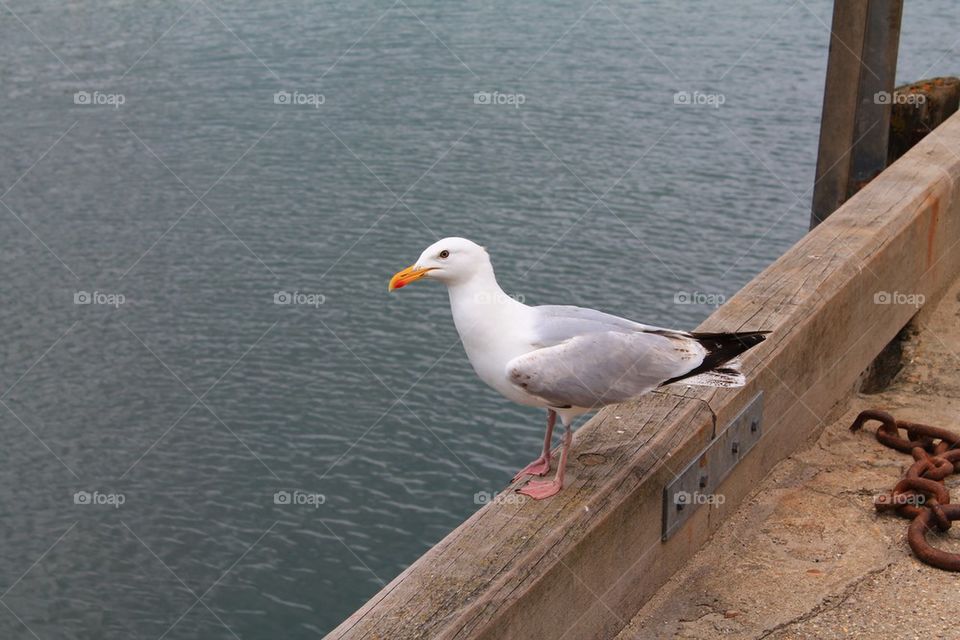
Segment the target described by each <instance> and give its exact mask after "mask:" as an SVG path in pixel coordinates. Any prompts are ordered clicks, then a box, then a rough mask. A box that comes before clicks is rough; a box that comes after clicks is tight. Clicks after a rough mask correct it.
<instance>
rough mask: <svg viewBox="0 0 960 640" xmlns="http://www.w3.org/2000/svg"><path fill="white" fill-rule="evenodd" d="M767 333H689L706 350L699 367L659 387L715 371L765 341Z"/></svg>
mask: <svg viewBox="0 0 960 640" xmlns="http://www.w3.org/2000/svg"><path fill="white" fill-rule="evenodd" d="M769 333H770V332H769V331H736V332H730V333H691V334H690V335H691V336H692V337H693V338H694V339H695V340H696V341H697V342H699V343H700V344H701V345H703V348H704V349H706V350H707V355H706V357H705V358H704V359H703V362H702V363H701V364H700V366H699V367H697V368H696V369H694V370H692V371H688V372H687V373H685V374H684V375H682V376H677V377H676V378H671V379H670V380H667V381H666V382H664V383H662V384H661V385H660V386H663V385H666V384H672V383H674V382H678V381H680V380H683V379H684V378H691V377H693V376H696V375H699V374H701V373H706V372H707V371H716V370H719V369H721V368H722V367H723V365H724V364H726V363H727V362H730V361H731V360H733V359H734V358H736V357H737V356H739V355H740V354H742V353H744V352H745V351H747V350H749V349H752V348H753V347H755V346H757V345H758V344H760V343H761V342H763V341H764V340H766V339H767V334H769Z"/></svg>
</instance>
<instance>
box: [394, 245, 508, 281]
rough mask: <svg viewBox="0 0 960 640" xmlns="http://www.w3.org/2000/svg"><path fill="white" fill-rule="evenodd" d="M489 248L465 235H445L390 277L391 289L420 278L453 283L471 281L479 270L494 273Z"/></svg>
mask: <svg viewBox="0 0 960 640" xmlns="http://www.w3.org/2000/svg"><path fill="white" fill-rule="evenodd" d="M492 271H493V267H492V266H491V264H490V256H489V255H488V254H487V250H486V249H484V248H483V247H481V246H480V245H478V244H477V243H476V242H471V241H470V240H467V239H466V238H444V239H443V240H438V241H436V242H434V243H433V244H432V245H430V246H429V247H427V248H426V249H424V251H423V253H421V254H420V258H418V259H417V261H416V262H415V263H413V264H412V265H410V266H409V267H407V268H406V269H404V270H403V271H400V272H398V273H397V274H395V275H394V276H393V277H392V278H391V279H390V285H389V287H388V290H389V291H393V290H394V289H399V288H400V287H405V286H406V285H408V284H410V283H411V282H414V281H416V280H419V279H421V278H429V279H431V280H438V281H440V282H442V283H444V284H445V285H447V286H448V287H449V286H453V285H456V284H460V283H462V282H466V281H468V280H470V279H471V278H472V277H473V276H474V275H476V274H477V273H492Z"/></svg>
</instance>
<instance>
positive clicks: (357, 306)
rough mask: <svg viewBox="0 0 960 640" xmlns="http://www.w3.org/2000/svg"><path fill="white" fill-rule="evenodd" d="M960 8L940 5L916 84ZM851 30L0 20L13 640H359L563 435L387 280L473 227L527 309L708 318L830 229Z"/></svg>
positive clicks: (779, 13)
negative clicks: (405, 575) (830, 135)
mask: <svg viewBox="0 0 960 640" xmlns="http://www.w3.org/2000/svg"><path fill="white" fill-rule="evenodd" d="M955 13H956V12H955V10H953V5H952V4H950V3H948V2H946V0H943V1H930V2H918V3H909V6H908V8H907V15H906V17H905V25H904V36H903V40H902V48H903V53H902V55H901V64H900V74H899V75H900V76H901V78H902V79H904V80H912V79H915V78H917V77H921V76H932V75H936V74H944V73H951V72H956V70H957V68H956V67H957V65H956V63H955V60H956V53H955V52H953V46H954V45H956V44H957V43H956V42H955V40H956V37H955V36H956V33H957V20H956V15H955ZM829 22H830V4H829V3H828V2H826V1H825V0H817V1H812V0H811V1H808V2H797V3H793V2H769V1H759V0H756V1H751V2H736V3H735V2H719V1H713V2H677V1H667V0H658V1H653V2H645V3H627V2H620V1H613V0H611V1H607V0H602V1H601V2H597V3H593V4H591V3H590V2H566V1H564V2H554V3H508V2H477V3H453V2H447V3H443V2H429V1H424V0H417V1H416V2H414V1H412V0H397V2H395V3H391V2H389V1H387V2H360V3H348V2H340V3H320V4H317V3H312V2H281V3H266V2H263V3H254V2H249V1H247V0H240V1H237V2H224V1H223V0H200V1H198V2H196V3H191V2H159V1H147V2H121V1H116V2H101V3H93V2H52V1H48V0H41V1H31V2H27V1H24V0H6V1H5V2H3V3H0V79H2V83H0V141H2V149H3V153H2V155H0V193H2V196H0V200H2V203H3V205H5V206H0V273H2V276H3V277H2V279H0V292H2V303H3V304H2V307H0V335H2V336H3V339H2V342H0V345H2V351H0V400H2V402H3V404H2V405H0V428H2V433H3V442H4V446H3V447H2V448H0V474H2V475H0V479H2V482H0V516H2V517H0V592H2V593H3V595H2V598H0V603H2V604H4V605H6V607H0V637H3V638H32V637H34V634H35V635H36V637H39V638H43V639H44V640H46V639H48V638H160V637H165V638H205V639H206V638H231V637H234V634H235V636H236V637H239V638H243V639H255V638H260V639H265V638H308V637H317V636H318V635H320V634H322V633H324V632H327V631H329V630H330V629H332V628H333V627H334V626H335V625H336V624H337V623H338V622H339V621H340V620H342V619H343V618H344V617H345V616H346V615H348V614H349V613H350V612H351V611H353V610H354V609H356V608H357V607H358V606H359V605H360V604H361V603H362V602H363V601H364V600H365V599H367V598H368V597H370V596H371V595H373V594H374V593H375V592H376V591H377V590H378V589H379V588H380V587H381V586H382V585H383V584H385V583H386V582H388V581H389V580H390V579H392V578H393V577H394V576H395V575H396V574H397V573H399V572H400V571H401V570H402V569H403V568H404V567H405V566H407V565H408V564H409V563H410V562H412V561H413V560H414V559H416V558H417V557H418V556H419V555H420V554H421V553H422V552H423V551H424V550H426V549H427V548H428V547H429V546H430V545H432V544H434V543H436V542H437V541H438V540H439V539H440V538H442V537H443V536H444V535H445V534H446V533H447V532H449V531H450V530H451V529H452V528H453V527H454V526H456V525H457V524H458V523H459V522H461V521H462V520H463V519H464V518H465V517H467V516H468V515H469V514H471V513H472V512H474V511H475V510H476V509H477V508H478V504H477V501H476V500H475V494H477V493H478V492H493V491H497V490H499V489H501V488H502V487H503V486H504V484H505V483H506V481H507V480H508V479H509V477H510V476H511V475H512V473H513V472H514V471H515V470H516V469H517V468H519V467H521V466H522V465H523V464H525V463H526V462H528V461H529V459H530V458H532V457H533V455H534V454H535V453H536V451H537V448H538V446H539V441H540V437H541V428H542V427H541V420H542V417H541V415H540V414H539V413H538V412H536V411H532V410H528V409H524V408H520V407H514V406H512V405H509V404H507V403H505V402H504V401H501V399H500V398H499V397H498V396H496V395H495V394H494V392H492V391H490V390H488V389H486V388H485V387H483V386H482V384H481V383H480V382H479V381H478V380H477V379H476V378H475V377H474V375H473V373H472V371H471V370H470V367H469V364H468V363H467V361H466V359H465V356H464V354H463V352H462V350H461V348H460V346H459V344H458V342H457V336H456V333H455V331H454V328H453V325H452V323H451V321H450V317H449V310H448V307H447V299H446V294H445V292H444V291H443V290H442V289H441V288H440V287H439V286H436V285H431V284H429V283H418V285H415V286H411V287H410V288H408V289H404V290H403V291H402V292H400V293H398V294H394V295H389V296H388V295H387V292H386V283H387V280H388V278H389V276H390V275H391V274H392V273H393V272H394V271H396V270H397V269H399V268H401V267H404V266H406V265H407V264H409V263H410V262H412V261H413V260H414V259H415V258H416V257H417V256H418V255H419V253H420V251H421V250H422V249H423V248H424V247H425V246H426V245H427V244H430V243H431V242H433V241H434V240H435V239H436V238H438V237H441V236H445V235H462V236H467V237H469V238H472V239H474V240H477V241H478V242H481V243H483V244H485V245H486V246H487V247H488V249H489V250H490V252H491V254H492V256H493V258H494V264H495V266H496V267H497V269H498V273H499V275H500V279H501V282H502V284H503V285H504V287H505V289H506V290H507V291H510V292H512V293H514V294H516V295H520V296H523V297H524V299H525V300H526V301H527V302H528V303H534V304H535V303H574V304H582V305H587V306H592V307H597V308H601V309H604V310H607V311H610V312H613V313H617V314H621V315H625V316H629V317H632V318H636V319H638V320H642V321H645V322H649V323H653V324H660V325H668V326H676V327H692V326H694V325H695V324H696V323H697V322H699V321H700V320H701V319H702V318H704V317H705V316H706V315H707V314H708V313H709V312H710V310H711V309H712V304H711V303H713V302H715V301H718V300H722V298H723V297H725V296H730V295H732V294H733V293H734V292H735V291H736V290H737V289H738V288H740V287H741V286H742V285H743V284H744V283H745V282H746V281H748V280H749V279H750V278H751V277H752V276H753V275H754V274H755V273H756V272H758V271H759V270H760V269H762V268H763V267H764V266H766V265H767V264H769V263H770V262H771V261H773V260H774V259H775V258H776V257H777V256H778V255H780V254H781V253H782V252H783V251H784V250H785V249H786V248H787V247H788V246H790V245H791V244H792V243H793V242H794V241H796V239H797V238H799V237H800V236H801V235H802V234H803V232H804V229H805V227H806V224H807V218H808V214H807V211H808V206H809V200H810V189H811V184H812V178H813V170H814V162H815V154H816V140H817V134H818V120H819V114H820V101H821V97H822V86H823V73H824V67H825V62H826V44H827V38H828V31H827V28H826V26H825V24H824V23H826V24H829ZM494 91H496V92H498V93H497V94H493V92H494ZM278 92H288V93H279V94H278ZM677 92H689V94H690V96H691V102H698V101H699V102H702V103H703V104H675V102H674V95H675V94H676V93H677ZM487 93H489V99H487V95H486V94H487ZM475 94H483V95H480V96H479V97H478V98H477V100H476V102H479V104H477V103H475ZM320 96H322V98H321V97H320ZM295 102H299V103H300V104H293V103H295ZM321 102H322V104H321ZM721 102H722V104H721ZM120 103H122V104H120ZM501 103H502V104H501ZM80 292H87V293H89V294H90V297H91V298H92V299H93V302H92V303H91V304H76V303H75V297H76V296H78V295H79V296H80V298H79V300H80V301H81V302H82V301H83V295H82V294H81V293H80ZM279 292H289V293H291V294H292V293H293V292H298V293H299V294H301V295H299V296H298V297H297V300H296V302H297V303H295V304H275V300H274V299H275V296H276V295H277V294H278V293H279ZM94 293H96V295H95V296H94V295H93V294H94ZM120 296H122V298H121V297H120ZM684 296H687V297H686V298H685V297H684ZM687 299H692V300H694V302H696V304H683V303H682V302H684V301H685V300H687ZM281 301H282V300H281ZM678 301H679V302H681V303H678ZM321 302H322V304H321ZM110 303H113V305H111V304H110ZM77 492H87V493H88V494H89V502H91V503H94V504H84V502H86V501H87V494H85V493H79V494H78V493H77ZM278 492H280V493H278ZM283 492H287V494H290V495H291V496H292V497H291V500H290V502H291V503H293V502H302V504H285V503H284V502H285V495H286V494H284V493H283ZM297 492H299V493H297ZM75 494H76V498H75ZM316 494H322V498H320V497H316ZM78 502H79V504H78ZM98 502H100V503H102V504H96V503H98ZM120 502H122V504H119V503H120ZM321 502H322V503H321Z"/></svg>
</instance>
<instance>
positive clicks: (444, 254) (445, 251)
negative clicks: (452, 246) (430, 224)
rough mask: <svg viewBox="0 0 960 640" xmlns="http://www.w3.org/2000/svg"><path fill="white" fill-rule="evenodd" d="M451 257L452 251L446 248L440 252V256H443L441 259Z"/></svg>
mask: <svg viewBox="0 0 960 640" xmlns="http://www.w3.org/2000/svg"><path fill="white" fill-rule="evenodd" d="M449 257H450V252H449V251H447V250H446V249H444V250H443V251H441V252H440V258H441V259H444V258H449Z"/></svg>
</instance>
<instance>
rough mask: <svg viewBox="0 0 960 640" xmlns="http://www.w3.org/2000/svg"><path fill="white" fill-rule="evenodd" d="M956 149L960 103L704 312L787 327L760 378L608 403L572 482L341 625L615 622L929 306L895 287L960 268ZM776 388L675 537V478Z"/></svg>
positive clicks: (487, 515) (364, 634)
mask: <svg viewBox="0 0 960 640" xmlns="http://www.w3.org/2000/svg"><path fill="white" fill-rule="evenodd" d="M955 149H960V114H958V115H955V116H954V117H952V118H950V120H948V121H947V122H946V123H944V124H943V125H942V126H940V127H939V128H938V129H936V130H935V131H934V132H933V133H931V134H930V135H928V136H927V137H926V138H925V139H924V140H922V141H921V142H920V143H919V144H918V145H917V146H916V147H915V148H914V149H912V150H911V151H909V152H908V153H907V154H906V155H905V156H904V157H903V158H901V159H900V160H898V161H897V162H896V163H895V164H894V165H892V166H891V167H890V168H888V169H887V170H886V171H885V172H884V173H883V174H881V175H880V176H879V177H878V178H877V179H875V180H874V181H872V182H871V183H870V184H869V185H868V186H867V187H866V188H865V189H863V190H862V191H860V192H859V193H858V194H857V195H855V196H854V197H853V198H851V199H850V200H849V201H847V202H846V203H845V204H844V205H843V206H842V207H841V208H840V209H839V210H838V211H837V212H836V213H835V214H834V215H832V216H831V217H830V218H829V219H828V220H827V221H826V222H824V223H823V224H822V225H820V226H819V227H817V229H815V230H814V231H813V232H811V233H810V234H808V235H807V236H805V237H804V238H803V239H801V240H800V241H799V242H798V243H797V244H796V245H795V246H794V247H793V248H791V249H790V251H788V252H787V253H786V254H784V255H783V256H782V257H781V258H780V259H779V260H777V262H776V263H774V264H773V265H771V266H770V267H769V268H767V269H766V270H764V271H763V272H762V273H761V274H759V275H758V276H757V277H756V278H754V280H752V281H751V282H750V283H749V284H748V285H747V286H746V287H744V288H743V290H741V291H740V292H739V293H738V294H737V295H736V296H734V297H733V298H732V299H731V300H730V301H729V302H728V303H727V304H725V305H724V306H722V307H721V308H720V309H718V310H717V311H716V312H715V313H714V314H713V315H712V316H711V317H710V318H708V319H707V320H706V321H705V322H704V323H703V324H702V325H701V329H703V330H721V329H723V330H730V329H770V330H773V333H772V334H771V335H770V337H769V339H768V340H767V342H765V343H764V344H762V345H760V346H759V347H757V348H756V349H754V350H751V351H750V352H749V353H748V354H747V357H746V358H745V362H744V368H745V371H746V372H747V374H748V379H749V382H748V384H747V386H746V387H744V388H742V389H717V390H711V389H702V388H700V389H698V388H695V387H683V386H678V387H677V388H676V389H671V390H670V393H657V394H654V395H651V396H648V397H647V398H644V399H643V400H641V401H639V402H636V403H630V404H627V405H621V406H619V407H616V408H610V409H607V410H604V411H602V412H601V413H599V414H598V415H597V416H596V417H595V418H594V419H593V420H591V421H590V422H588V423H587V424H586V425H584V427H582V428H581V429H580V430H579V432H578V433H577V437H576V441H575V451H574V454H573V456H572V458H571V465H570V468H569V475H568V477H569V479H570V484H569V486H568V487H567V488H566V489H564V491H563V492H562V493H561V494H560V495H559V496H557V497H556V498H553V499H551V500H548V501H544V502H535V501H532V500H526V499H523V500H522V501H517V502H505V503H491V504H488V505H486V506H484V507H483V508H482V509H480V510H479V511H478V512H477V513H476V514H474V515H473V516H472V517H471V518H470V519H469V520H467V521H466V522H465V523H464V524H463V525H461V526H460V527H459V528H458V529H457V530H455V531H454V532H452V533H451V534H450V535H449V536H447V537H446V538H445V539H444V540H443V541H442V542H441V543H440V544H438V545H437V546H436V547H434V548H433V549H431V550H430V551H429V552H427V553H426V554H425V555H424V556H423V557H422V558H420V559H419V560H418V561H417V562H416V563H414V564H413V565H412V566H411V567H409V568H408V569H407V570H406V571H405V572H403V573H402V574H401V575H400V576H398V577H397V578H396V579H395V580H394V581H393V582H391V583H390V584H389V585H388V586H387V587H385V588H384V589H383V591H381V592H380V593H379V594H378V595H377V596H376V597H375V598H373V599H372V600H371V601H370V602H368V603H367V604H366V605H364V607H362V608H361V609H360V610H358V611H357V612H356V613H354V614H353V615H352V616H351V617H350V618H349V619H348V620H346V621H345V622H344V623H343V624H342V625H341V626H340V627H338V628H337V629H336V630H334V632H333V633H332V634H331V637H333V638H350V639H354V638H390V639H401V638H435V637H440V638H527V639H528V638H530V637H546V635H547V633H549V634H550V635H551V636H556V635H559V636H563V637H565V638H604V637H612V636H613V635H615V632H616V631H617V630H618V629H619V628H620V627H621V626H623V624H625V622H626V621H627V620H629V619H630V617H631V616H632V615H633V614H634V613H635V612H636V611H637V610H638V609H639V607H640V606H641V604H642V603H643V602H645V600H646V599H647V598H648V597H649V596H650V595H651V594H652V593H653V592H654V591H655V590H656V589H657V588H658V587H659V586H660V585H661V584H662V583H663V581H664V580H666V579H667V578H668V577H669V576H670V575H671V574H672V573H673V572H674V571H675V570H676V569H677V568H678V567H679V566H680V565H681V564H682V563H683V562H684V561H685V560H686V559H687V558H689V557H690V556H691V555H692V554H693V553H695V552H696V551H697V549H698V548H699V547H700V545H701V544H702V543H703V542H704V541H705V540H706V539H707V537H709V535H710V534H711V532H712V531H713V530H715V529H716V527H717V526H719V524H720V523H721V522H722V521H723V519H724V518H725V517H726V516H727V515H728V514H729V513H731V512H732V510H733V509H735V508H736V505H737V504H738V503H739V501H740V500H741V499H742V498H743V496H744V495H746V494H747V493H748V492H749V490H750V489H751V487H752V486H754V485H755V483H756V482H757V481H758V480H759V479H760V478H761V477H763V476H764V475H765V473H766V472H767V470H768V469H770V468H771V467H772V466H773V464H775V463H776V462H777V461H779V460H780V459H782V458H783V457H785V456H787V455H789V454H790V453H791V452H792V451H793V450H795V449H796V448H797V447H798V446H799V445H801V444H802V443H803V442H804V441H806V440H808V439H809V438H812V437H814V436H815V435H816V434H818V433H819V431H820V429H821V427H822V426H823V424H824V420H825V419H827V416H828V414H829V412H830V411H831V409H832V408H833V407H834V405H835V404H836V403H837V402H838V401H839V400H840V399H841V398H843V397H844V395H845V394H846V393H847V392H848V391H849V390H850V389H851V388H852V386H853V384H854V383H855V381H856V378H857V376H858V375H859V373H860V372H861V371H862V370H863V369H864V368H865V367H866V366H867V365H868V364H869V363H870V361H871V360H872V359H873V357H874V356H875V355H876V354H877V353H878V352H879V351H880V350H881V349H882V348H883V347H884V345H886V344H887V342H889V340H890V339H892V337H893V336H894V335H895V334H896V333H897V332H898V331H899V330H900V328H901V327H903V326H904V325H905V324H906V323H907V322H908V321H909V319H910V318H911V316H912V315H913V314H914V313H915V312H916V309H915V308H914V306H912V305H911V304H904V303H902V302H905V300H900V299H897V298H896V297H895V296H894V294H900V295H922V296H926V297H927V298H932V297H934V296H935V295H936V294H937V292H938V291H939V290H940V289H942V288H943V287H944V286H945V285H946V283H948V282H949V281H950V280H952V279H953V278H954V277H955V275H956V274H957V273H958V271H960V197H958V196H960V193H958V191H957V186H956V185H958V184H960V182H958V180H957V178H958V177H960V156H958V155H957V152H956V151H955ZM884 292H886V293H888V294H890V297H891V298H892V302H894V304H882V302H884V299H883V298H882V296H881V298H879V299H878V298H877V294H880V293H884ZM898 302H900V303H898ZM761 389H762V390H763V391H764V429H765V435H764V437H763V438H762V439H761V440H760V442H759V443H758V444H757V445H756V447H755V448H754V449H753V450H752V451H751V452H750V453H749V454H748V455H747V456H746V457H745V458H744V460H743V462H742V463H741V464H740V465H739V466H738V467H737V468H736V469H735V471H734V473H733V474H731V476H730V477H729V478H728V479H727V481H726V482H725V483H724V484H723V485H722V486H721V488H720V491H721V492H722V493H723V494H724V496H725V497H726V502H725V503H724V504H723V505H722V506H720V507H718V508H701V509H700V510H699V511H698V512H697V513H696V514H694V516H693V517H691V518H690V519H689V520H688V521H687V522H686V523H685V525H684V526H683V527H682V528H681V529H680V530H679V531H678V532H677V533H676V534H675V535H674V536H673V537H672V538H671V539H670V540H668V541H667V542H665V543H664V542H661V541H660V518H661V500H662V490H663V487H664V485H665V484H666V482H667V481H668V480H670V479H671V478H672V477H673V474H674V473H675V472H677V471H679V470H680V469H682V468H683V467H684V466H685V464H686V463H687V462H688V461H689V460H691V459H693V457H694V456H695V455H696V454H697V453H698V452H699V451H700V450H701V449H702V447H703V446H704V445H705V444H706V443H707V442H708V441H709V440H710V438H711V437H712V436H713V434H714V430H715V428H716V425H720V426H723V425H724V424H725V423H726V422H727V421H728V420H730V419H731V418H732V417H733V416H734V415H736V413H737V412H738V411H739V410H740V409H741V408H742V407H743V406H744V404H745V403H746V402H747V401H748V400H749V399H750V398H751V397H753V396H754V395H755V393H756V392H757V391H758V390H761ZM618 416H619V417H620V419H617V417H618ZM585 454H593V455H591V456H589V458H588V457H585ZM588 459H589V460H590V461H591V462H597V461H600V460H602V461H600V462H599V464H590V465H586V464H584V460H588Z"/></svg>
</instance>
